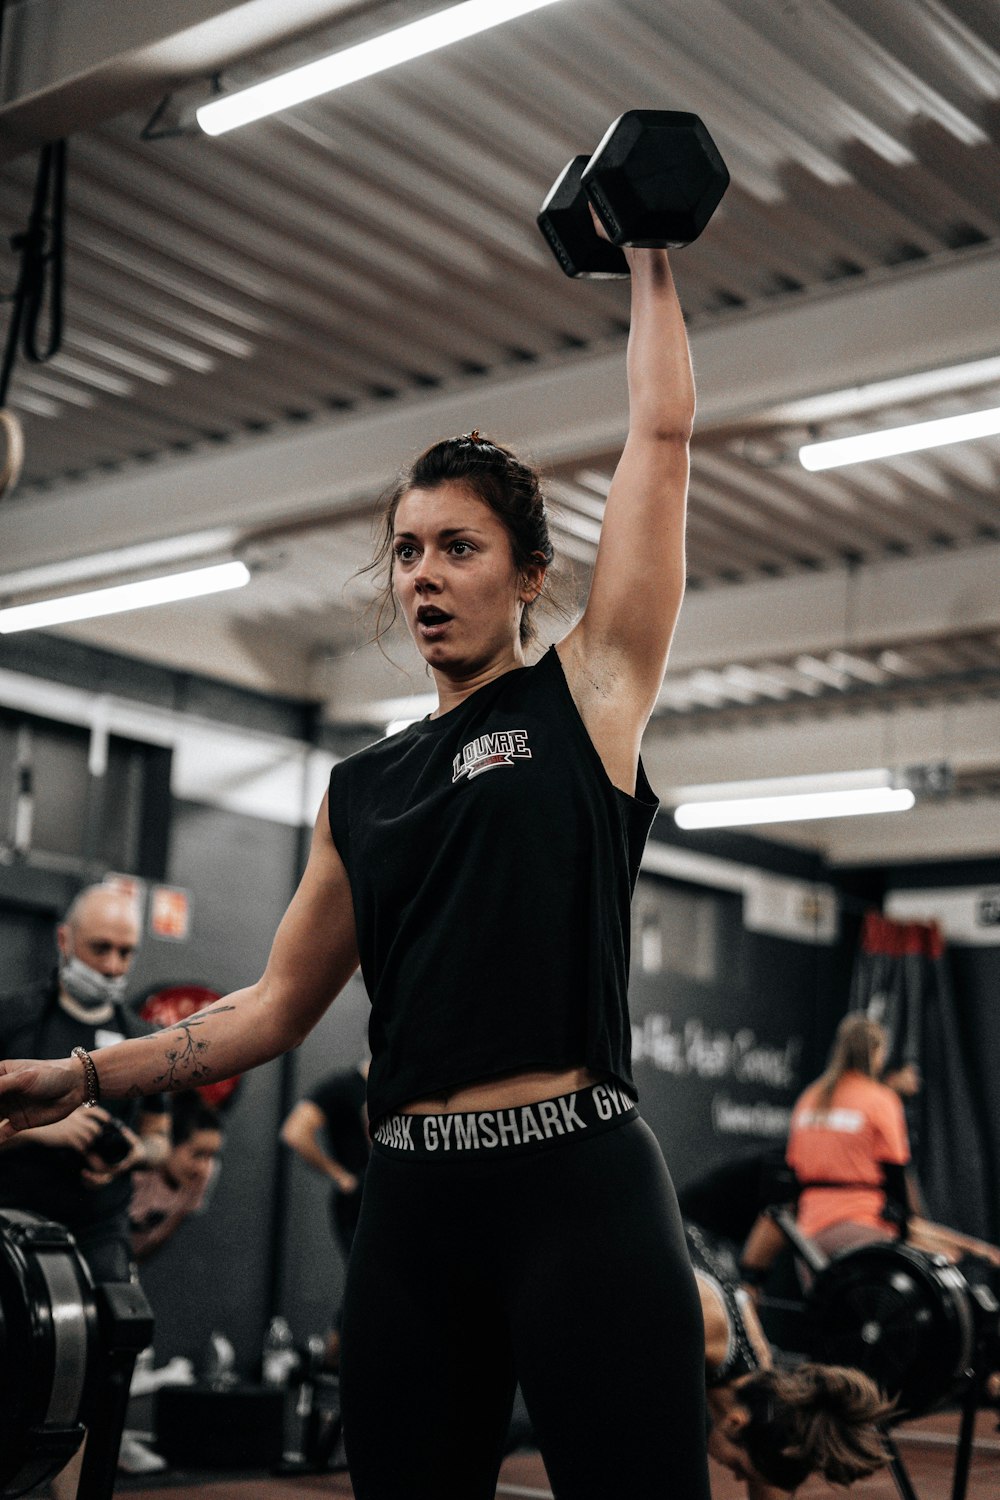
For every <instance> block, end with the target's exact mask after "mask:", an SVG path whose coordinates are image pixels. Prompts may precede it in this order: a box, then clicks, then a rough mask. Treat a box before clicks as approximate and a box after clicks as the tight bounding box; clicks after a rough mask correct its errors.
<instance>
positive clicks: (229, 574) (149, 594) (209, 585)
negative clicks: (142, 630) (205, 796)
mask: <svg viewBox="0 0 1000 1500" xmlns="http://www.w3.org/2000/svg"><path fill="white" fill-rule="evenodd" d="M249 582H250V569H249V568H248V567H247V566H246V564H245V563H241V562H225V563H214V564H213V565H212V566H211V567H208V568H193V569H190V570H189V571H187V572H185V573H169V574H167V575H166V576H164V577H161V578H146V579H143V580H142V581H141V582H139V583H119V584H115V585H114V586H113V587H111V588H106V589H89V590H88V591H87V592H86V593H84V594H64V595H62V597H61V598H57V599H40V600H38V601H37V602H36V603H34V604H15V605H11V606H10V607H9V608H8V609H0V635H12V634H13V633H14V632H15V631H18V630H44V629H45V628H46V626H49V625H66V624H68V623H69V622H70V621H71V620H92V619H94V618H95V617H96V616H98V615H117V614H121V613H122V612H123V611H124V610H128V609H146V608H148V606H149V605H151V604H172V603H174V602H175V601H176V600H178V599H197V598H198V597H199V596H200V595H202V594H218V593H221V592H222V590H223V589H238V588H242V586H243V584H245V583H249Z"/></svg>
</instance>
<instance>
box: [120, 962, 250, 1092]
mask: <svg viewBox="0 0 1000 1500" xmlns="http://www.w3.org/2000/svg"><path fill="white" fill-rule="evenodd" d="M221 999H222V995H221V994H220V992H219V991H218V990H211V989H209V988H208V987H207V985H204V984H168V985H165V986H164V988H163V989H161V990H154V991H153V993H152V994H150V995H147V996H146V998H145V1000H144V1001H143V1002H142V1005H141V1006H140V1007H139V1014H140V1016H141V1017H142V1019H143V1020H144V1021H148V1022H149V1024H150V1025H151V1026H161V1027H167V1026H174V1025H176V1023H177V1022H178V1021H184V1020H186V1019H187V1017H188V1016H193V1015H194V1014H195V1012H196V1011H199V1010H204V1008H205V1006H206V1005H212V1004H214V1003H215V1001H216V1000H221ZM242 1076H243V1075H242V1074H241V1073H237V1074H236V1075H235V1076H234V1077H232V1078H219V1079H217V1080H216V1082H215V1083H203V1084H200V1085H199V1086H198V1090H197V1092H198V1093H199V1094H200V1095H201V1097H202V1098H203V1099H204V1101H205V1103H206V1104H207V1105H209V1106H210V1107H211V1108H212V1109H221V1108H222V1106H223V1105H224V1104H227V1103H228V1102H229V1100H230V1099H231V1098H232V1096H233V1094H234V1093H235V1092H236V1088H237V1086H238V1084H239V1081H240V1079H241V1077H242Z"/></svg>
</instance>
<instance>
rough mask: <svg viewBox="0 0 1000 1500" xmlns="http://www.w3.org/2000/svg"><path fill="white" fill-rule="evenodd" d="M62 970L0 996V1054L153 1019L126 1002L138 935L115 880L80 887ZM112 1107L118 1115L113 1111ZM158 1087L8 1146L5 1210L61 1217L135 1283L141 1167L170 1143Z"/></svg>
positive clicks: (132, 1030)
mask: <svg viewBox="0 0 1000 1500" xmlns="http://www.w3.org/2000/svg"><path fill="white" fill-rule="evenodd" d="M56 941H57V943H58V947H59V968H58V971H57V973H56V974H55V975H53V976H52V978H51V979H50V980H48V981H47V982H46V983H44V984H42V985H38V986H36V987H35V988H34V989H32V990H30V991H28V992H27V993H21V994H18V995H12V996H6V997H4V998H3V999H0V1056H3V1057H40V1058H49V1057H51V1058H61V1057H67V1056H68V1055H69V1054H70V1053H71V1052H72V1050H73V1048H74V1047H83V1048H85V1049H86V1050H87V1052H90V1051H91V1050H92V1049H94V1048H96V1047H107V1046H109V1045H111V1044H112V1043H114V1042H117V1041H122V1040H123V1039H124V1038H126V1037H135V1036H144V1035H146V1034H148V1033H149V1032H150V1031H151V1030H152V1029H153V1028H152V1027H150V1026H148V1025H147V1024H146V1023H145V1022H144V1021H140V1020H139V1019H138V1017H136V1016H135V1015H133V1013H132V1012H131V1010H130V1009H129V1008H128V1007H127V1006H126V1005H125V1004H124V999H125V985H126V980H127V975H128V971H129V968H130V966H131V964H132V959H133V957H134V954H135V950H136V947H137V945H138V941H139V924H138V920H137V915H136V910H135V903H134V902H133V900H132V899H131V897H130V896H129V895H128V894H127V893H126V892H125V891H123V890H121V889H119V888H117V887H115V886H114V885H96V886H89V887H88V888H87V889H86V890H83V891H81V892H80V894H79V895H78V896H77V897H76V899H75V900H74V902H73V904H72V905H71V906H70V908H69V911H68V912H67V913H66V916H65V919H64V920H63V921H62V922H61V923H60V925H59V927H58V928H57V930H56ZM112 1111H113V1113H112ZM169 1131H170V1115H169V1113H168V1111H167V1105H166V1103H165V1101H164V1099H163V1098H162V1097H161V1096H158V1095H155V1096H152V1097H149V1098H144V1099H140V1100H126V1099H116V1100H114V1101H113V1102H112V1104H111V1109H110V1110H109V1109H104V1108H102V1107H101V1106H100V1105H98V1106H96V1107H94V1108H91V1109H87V1108H80V1109H77V1110H75V1111H74V1113H73V1114H71V1115H69V1116H68V1117H67V1118H66V1119H65V1120H60V1121H59V1122H58V1123H57V1124H55V1125H44V1126H42V1127H40V1128H39V1129H36V1130H27V1131H24V1132H23V1133H22V1134H21V1135H20V1136H17V1137H15V1139H14V1140H12V1141H8V1142H6V1143H5V1144H4V1145H3V1146H2V1147H0V1207H4V1208H23V1209H31V1210H33V1211H34V1212H35V1213H39V1214H43V1215H44V1216H45V1217H46V1218H48V1219H52V1220H54V1221H55V1222H56V1223H59V1224H64V1225H65V1226H66V1227H67V1228H68V1229H69V1230H70V1231H71V1232H72V1234H73V1236H74V1237H75V1239H76V1242H77V1246H78V1248H79V1250H80V1253H81V1254H82V1255H83V1257H84V1259H85V1260H86V1261H87V1264H88V1265H89V1267H90V1270H91V1273H92V1275H93V1277H94V1279H95V1281H98V1282H104V1281H128V1279H129V1275H130V1271H131V1256H130V1249H129V1221H128V1211H129V1203H130V1200H131V1196H132V1180H131V1174H132V1172H133V1171H135V1170H137V1169H142V1168H151V1167H155V1166H157V1165H159V1163H160V1162H161V1161H163V1160H164V1159H165V1158H166V1156H167V1154H168V1152H169V1150H170V1138H169Z"/></svg>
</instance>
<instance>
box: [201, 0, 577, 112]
mask: <svg viewBox="0 0 1000 1500" xmlns="http://www.w3.org/2000/svg"><path fill="white" fill-rule="evenodd" d="M556 3H557V0H465V3H464V4H462V5H452V6H449V7H448V9H447V10H439V11H436V12H435V13H434V14H433V15H430V16H424V17H423V19H422V20H419V21H411V22H409V23H408V24H407V25H405V26H399V27H397V28H396V29H395V30H394V31H387V32H384V33H383V35H382V36H376V37H372V38H371V39H370V40H369V41H367V42H359V43H358V44H357V46H354V47H345V48H343V49H342V50H341V51H340V52H332V53H330V54H329V55H328V56H327V57H320V58H317V59H316V61H315V62H311V63H306V64H305V65H304V66H303V67H301V68H292V69H291V70H290V71H289V72H287V73H279V74H278V75H277V77H275V78H267V79H265V80H264V81H263V82H262V83H255V84H252V85H251V86H250V87H249V88H245V89H240V90H239V91H238V92H237V93H234V94H227V95H225V96H224V97H223V98H221V99H213V100H212V101H211V103H209V104H203V105H202V106H201V108H200V109H198V110H196V111H195V117H196V119H197V121H198V124H199V125H200V126H201V128H202V130H204V132H205V134H206V135H223V134H224V133H225V132H226V131H227V130H235V129H236V128H237V127H238V126H240V125H248V124H250V122H251V121H252V120H262V119H264V117H265V116H266V115H273V114H276V113H277V112H278V111H279V110H282V109H290V108H291V107H292V106H293V105H295V104H304V103H305V102H306V101H307V100H308V99H316V98H318V96H319V95H320V94H329V93H330V92H332V90H333V89H341V88H344V86H345V85H346V84H349V83H357V81H358V80H359V79H360V78H370V77H371V76H372V74H374V73H382V72H384V71H385V70H386V69H387V68H394V67H396V66H397V65H398V64H399V63H403V62H409V61H410V59H411V58H414V57H423V56H424V55H425V54H426V53H428V52H435V51H437V49H438V48H440V47H447V46H450V44H451V43H452V42H460V41H463V40H464V39H465V38H466V37H470V36H475V35H476V34H477V33H478V32H480V31H488V30H489V29H490V28H491V27H493V26H499V25H501V24H502V23H503V22H504V21H513V20H516V19H517V17H518V16H524V15H527V14H528V12H529V11H533V10H541V9H542V7H543V6H545V5H554V4H556Z"/></svg>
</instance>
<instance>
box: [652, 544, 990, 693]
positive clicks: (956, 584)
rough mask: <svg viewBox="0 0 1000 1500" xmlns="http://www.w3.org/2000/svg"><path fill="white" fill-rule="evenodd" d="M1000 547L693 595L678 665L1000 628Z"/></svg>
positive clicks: (673, 660)
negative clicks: (999, 583)
mask: <svg viewBox="0 0 1000 1500" xmlns="http://www.w3.org/2000/svg"><path fill="white" fill-rule="evenodd" d="M998 578H1000V545H998V544H996V543H994V544H990V545H984V546H982V547H973V548H967V549H965V550H963V551H955V552H939V553H936V554H934V555H933V556H929V557H917V558H905V559H894V560H892V561H890V562H881V563H871V564H866V565H864V566H862V567H858V568H854V569H851V570H848V569H846V568H843V569H839V570H838V571H836V572H831V573H820V574H812V575H805V576H799V577H795V578H783V579H775V580H773V581H768V582H766V583H751V584H744V585H741V586H739V587H736V586H734V587H732V588H726V589H713V590H711V592H707V593H703V594H688V597H687V599H686V600H685V602H684V608H683V609H682V610H681V617H680V620H679V622H678V625H677V634H676V637H675V639H674V644H673V649H672V651H671V657H670V669H671V671H672V672H685V671H694V670H696V669H697V668H698V667H709V666H718V665H719V663H720V662H740V663H745V664H748V665H749V664H752V663H755V662H764V661H768V660H772V659H774V660H782V659H787V658H789V657H793V656H795V655H797V654H798V653H800V652H813V653H816V654H822V653H824V652H827V651H837V650H842V651H850V650H852V649H853V650H863V649H865V648H866V647H870V646H891V645H898V644H900V643H902V642H905V641H912V640H919V639H929V638H933V637H934V636H950V635H959V634H964V633H967V632H973V631H981V630H995V629H998V628H1000V588H998V587H997V579H998Z"/></svg>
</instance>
